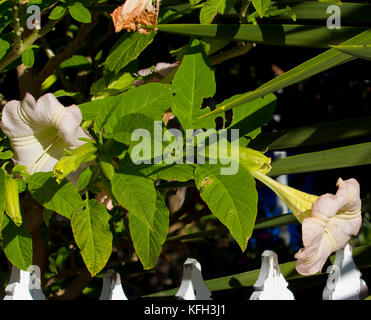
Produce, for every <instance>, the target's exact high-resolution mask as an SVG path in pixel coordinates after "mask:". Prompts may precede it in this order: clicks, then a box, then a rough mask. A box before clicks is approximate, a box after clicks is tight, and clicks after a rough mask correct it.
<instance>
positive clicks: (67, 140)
mask: <svg viewBox="0 0 371 320" xmlns="http://www.w3.org/2000/svg"><path fill="white" fill-rule="evenodd" d="M81 121H82V115H81V111H80V109H79V108H78V107H77V106H75V105H73V106H70V107H67V108H65V107H64V106H63V105H62V104H61V103H59V101H58V100H57V98H56V97H55V96H54V95H53V94H51V93H48V94H45V95H43V96H42V97H40V98H39V99H38V101H35V99H34V98H33V97H32V95H30V94H28V93H27V94H26V96H25V98H24V99H23V101H21V102H20V101H16V100H13V101H10V102H8V103H7V104H6V105H5V106H4V109H3V112H2V119H1V122H0V127H1V129H2V130H3V132H4V133H5V135H7V136H8V138H9V139H10V142H11V145H12V148H13V151H14V158H13V160H14V162H15V163H16V164H21V165H24V166H26V167H27V169H28V172H29V173H30V174H33V173H35V172H47V171H52V170H53V168H54V165H55V164H56V163H57V162H58V160H59V159H60V158H61V157H62V156H63V154H64V149H66V148H68V149H74V148H76V147H78V146H80V145H82V144H84V143H85V142H84V141H81V140H79V138H90V136H89V135H88V134H87V133H86V132H85V131H84V130H83V129H82V128H81V127H80V123H81Z"/></svg>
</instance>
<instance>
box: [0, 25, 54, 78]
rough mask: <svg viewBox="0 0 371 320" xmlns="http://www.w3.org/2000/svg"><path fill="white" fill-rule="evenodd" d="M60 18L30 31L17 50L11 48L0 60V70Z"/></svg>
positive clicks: (50, 28)
mask: <svg viewBox="0 0 371 320" xmlns="http://www.w3.org/2000/svg"><path fill="white" fill-rule="evenodd" d="M59 21H60V20H50V21H49V22H48V23H47V24H46V25H45V26H44V27H43V28H42V29H40V30H35V31H34V32H32V33H31V34H30V35H29V36H28V37H27V38H26V39H25V40H24V41H23V43H22V44H21V47H20V48H19V49H18V50H15V49H14V48H13V50H12V51H10V52H9V53H8V54H7V55H6V56H5V57H4V58H3V59H2V60H1V61H0V72H1V71H3V70H4V69H5V68H6V67H7V66H8V65H10V64H11V63H12V62H13V61H15V60H16V59H18V58H19V57H20V56H21V55H22V51H23V50H25V49H27V48H28V47H29V46H31V45H32V44H33V43H34V42H35V41H36V40H38V39H40V38H41V37H43V36H45V35H46V34H47V33H48V32H50V31H52V30H53V29H54V27H55V25H56V24H57V23H58V22H59Z"/></svg>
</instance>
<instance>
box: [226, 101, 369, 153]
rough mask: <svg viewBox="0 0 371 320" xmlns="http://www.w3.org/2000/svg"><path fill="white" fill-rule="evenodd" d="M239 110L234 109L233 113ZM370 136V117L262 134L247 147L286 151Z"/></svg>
mask: <svg viewBox="0 0 371 320" xmlns="http://www.w3.org/2000/svg"><path fill="white" fill-rule="evenodd" d="M239 109H240V108H236V109H234V110H233V111H236V110H239ZM241 109H242V108H241ZM370 136H371V117H364V118H357V119H349V120H341V121H333V122H324V123H318V124H314V125H310V126H306V127H299V128H294V129H289V130H282V131H277V132H267V133H262V134H260V135H258V136H257V137H256V138H255V139H254V140H253V141H252V142H251V143H250V145H249V146H250V147H251V148H253V149H257V150H266V149H267V148H268V149H269V150H286V149H290V148H296V147H307V146H315V145H326V144H329V143H338V142H341V141H346V140H348V139H355V138H362V137H370Z"/></svg>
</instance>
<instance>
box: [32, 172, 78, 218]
mask: <svg viewBox="0 0 371 320" xmlns="http://www.w3.org/2000/svg"><path fill="white" fill-rule="evenodd" d="M52 174H53V173H52V172H47V173H44V172H38V173H35V174H33V175H32V176H30V177H29V179H28V189H29V190H30V192H31V194H32V196H33V197H34V198H35V200H36V201H37V202H38V203H40V204H41V205H42V206H43V207H45V208H46V209H49V210H52V211H55V212H57V213H58V214H60V215H62V216H64V217H66V218H68V219H70V218H71V216H72V215H73V213H74V212H76V211H78V210H80V209H81V208H82V206H83V205H84V202H83V201H82V199H81V197H80V195H79V193H78V191H77V189H76V188H75V187H74V186H73V185H72V183H71V182H67V181H66V180H64V181H62V182H61V183H60V184H58V183H57V181H56V180H55V179H54V178H53V177H52ZM66 199H68V201H66Z"/></svg>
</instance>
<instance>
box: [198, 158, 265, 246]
mask: <svg viewBox="0 0 371 320" xmlns="http://www.w3.org/2000/svg"><path fill="white" fill-rule="evenodd" d="M195 182H196V187H197V189H198V190H199V191H200V195H201V197H202V199H203V200H204V201H205V202H206V203H207V205H208V206H209V208H210V210H211V212H212V213H213V214H214V215H215V216H216V217H217V218H218V219H219V220H220V221H221V222H222V223H223V224H224V225H225V226H226V227H227V228H228V229H229V231H230V232H231V234H232V236H233V237H234V238H235V239H236V241H237V243H238V244H239V246H240V247H241V249H242V251H245V250H246V246H247V241H248V239H249V238H250V237H251V233H252V230H253V228H254V223H255V218H256V214H257V200H258V195H257V192H256V189H255V180H254V178H253V177H252V176H251V175H250V173H249V172H248V171H247V170H246V169H245V168H244V167H240V168H239V171H238V174H236V175H221V174H220V168H219V167H218V166H215V165H200V166H198V167H197V168H196V170H195ZM241 185H243V186H244V188H241V187H240V186H241Z"/></svg>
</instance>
